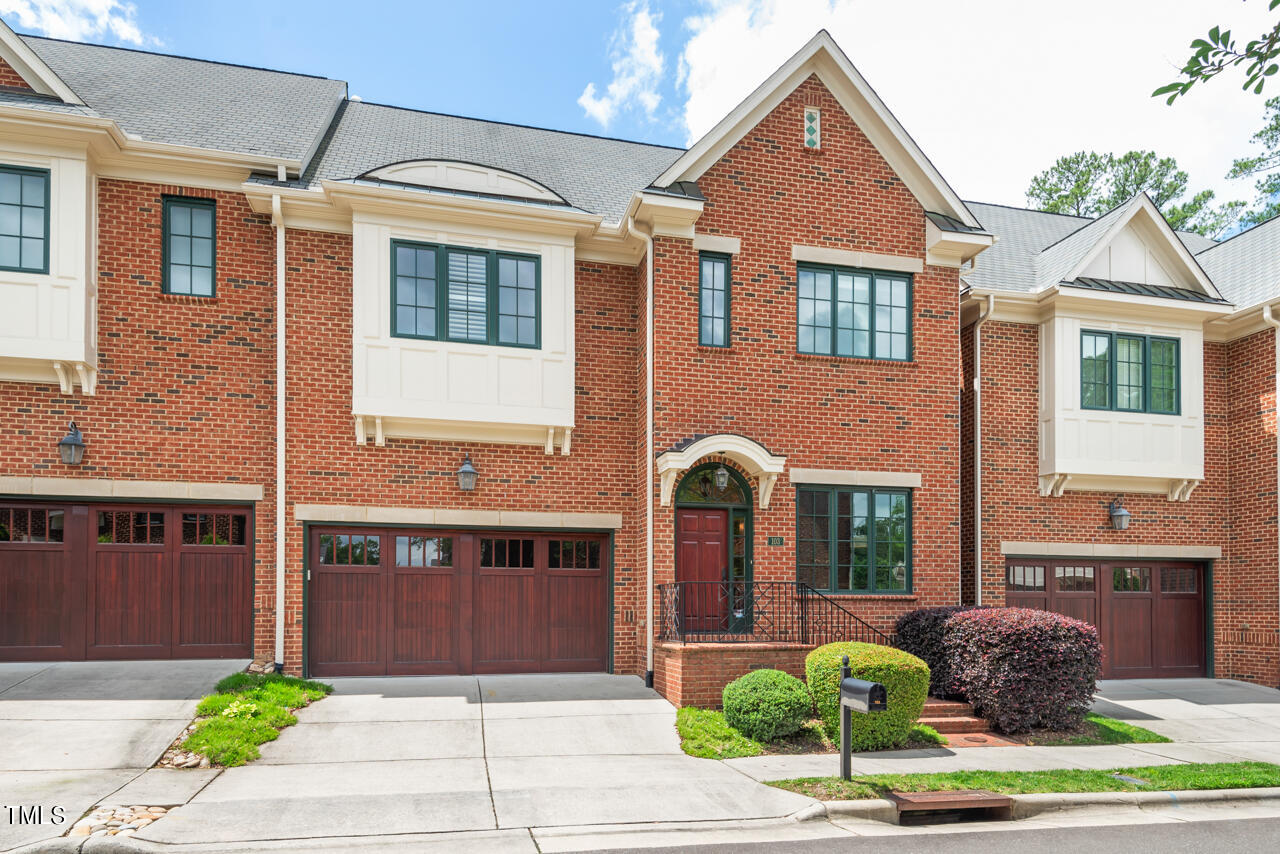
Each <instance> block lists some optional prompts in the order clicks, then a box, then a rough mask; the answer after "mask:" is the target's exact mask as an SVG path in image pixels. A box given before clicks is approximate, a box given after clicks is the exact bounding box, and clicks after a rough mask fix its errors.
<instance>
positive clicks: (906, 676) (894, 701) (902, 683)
mask: <svg viewBox="0 0 1280 854" xmlns="http://www.w3.org/2000/svg"><path fill="white" fill-rule="evenodd" d="M844 655H847V656H849V669H850V671H851V675H852V676H853V677H854V678H855V679H866V680H868V681H869V682H879V683H880V684H881V685H883V686H884V687H885V693H886V694H887V695H888V708H887V709H886V710H885V711H883V712H873V713H871V714H866V715H862V714H858V713H856V712H855V713H854V715H853V725H852V726H851V727H850V733H849V736H850V741H851V743H852V745H853V749H854V750H888V749H891V748H895V747H901V746H902V745H904V744H906V743H907V738H908V736H909V735H910V734H911V727H912V725H913V724H914V723H915V722H916V719H917V718H919V717H920V712H922V711H923V710H924V701H925V698H926V697H927V696H928V694H929V665H927V664H925V663H924V662H923V661H921V660H920V659H919V658H916V657H915V656H914V655H912V654H911V653H909V652H903V651H902V650H900V649H894V648H893V647H891V646H878V645H877V644H872V643H829V644H827V645H826V646H820V647H818V648H817V649H815V650H814V651H813V652H811V653H809V655H808V656H806V657H805V660H804V671H805V675H806V676H807V677H808V680H809V690H810V691H811V692H813V699H814V702H815V703H816V704H817V706H818V716H819V717H820V718H822V723H823V725H824V726H825V727H826V729H827V735H829V736H830V737H831V738H833V739H837V738H839V737H840V657H841V656H844Z"/></svg>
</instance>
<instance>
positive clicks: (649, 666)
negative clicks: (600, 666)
mask: <svg viewBox="0 0 1280 854" xmlns="http://www.w3.org/2000/svg"><path fill="white" fill-rule="evenodd" d="M627 231H628V232H629V233H631V234H635V235H639V237H640V238H641V239H642V240H643V241H644V244H645V265H644V266H645V307H644V336H645V347H644V388H645V427H644V443H645V448H644V464H645V488H644V494H645V543H644V564H645V585H644V590H645V658H644V661H645V664H644V684H645V685H647V686H649V687H650V688H652V687H653V235H652V234H649V233H646V232H644V231H641V230H640V229H638V228H636V224H635V219H634V218H633V217H630V216H629V217H627Z"/></svg>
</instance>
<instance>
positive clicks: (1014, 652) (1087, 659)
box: [943, 608, 1102, 733]
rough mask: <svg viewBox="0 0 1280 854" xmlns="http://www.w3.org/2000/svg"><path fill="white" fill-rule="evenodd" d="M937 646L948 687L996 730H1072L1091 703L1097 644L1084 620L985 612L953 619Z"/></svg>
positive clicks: (1098, 655)
mask: <svg viewBox="0 0 1280 854" xmlns="http://www.w3.org/2000/svg"><path fill="white" fill-rule="evenodd" d="M943 644H944V645H945V646H946V649H947V654H948V657H949V666H950V668H951V678H952V682H953V684H954V685H956V686H957V687H958V688H959V689H960V692H961V693H962V694H963V695H964V696H965V697H966V698H967V699H968V701H969V702H970V703H971V704H972V705H973V707H974V709H975V710H976V711H977V713H978V714H980V715H981V716H982V717H984V718H986V719H987V721H988V722H989V723H990V724H991V725H992V727H993V728H995V729H996V730H998V731H999V732H1006V733H1014V732H1026V731H1027V730H1029V729H1033V728H1037V727H1043V728H1047V729H1056V730H1063V729H1071V728H1073V727H1076V726H1079V724H1080V722H1081V721H1082V720H1083V719H1084V716H1085V713H1086V712H1088V711H1089V707H1090V705H1091V704H1092V703H1093V694H1094V691H1095V689H1096V687H1097V679H1098V672H1099V669H1100V668H1101V665H1102V644H1101V643H1100V642H1099V641H1098V630H1097V629H1096V628H1094V627H1093V626H1091V625H1089V624H1088V623H1085V622H1082V621H1080V620H1074V619H1072V618H1070V617H1064V616H1062V615H1061V614H1054V613H1051V612H1049V611H1036V610H1032V609H1030V608H984V609H981V610H975V611H966V612H963V613H959V614H955V615H953V616H952V617H951V618H950V619H949V620H948V621H947V623H946V629H945V631H944V633H943Z"/></svg>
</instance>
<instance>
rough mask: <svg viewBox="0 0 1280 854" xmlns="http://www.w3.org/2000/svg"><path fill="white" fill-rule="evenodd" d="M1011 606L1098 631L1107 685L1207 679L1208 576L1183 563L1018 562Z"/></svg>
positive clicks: (1009, 577)
mask: <svg viewBox="0 0 1280 854" xmlns="http://www.w3.org/2000/svg"><path fill="white" fill-rule="evenodd" d="M1005 573H1006V582H1005V602H1006V604H1008V605H1009V606H1011V607H1017V608H1038V609H1041V610H1045V611H1053V612H1055V613H1058V614H1064V615H1066V616H1068V617H1074V618H1075V619H1078V620H1083V621H1085V622H1086V623H1090V624H1092V625H1094V626H1097V628H1098V636H1099V638H1100V639H1101V640H1102V647H1103V664H1102V668H1103V669H1102V675H1103V678H1106V679H1129V678H1147V677H1178V676H1203V675H1205V598H1204V584H1205V570H1204V567H1203V566H1202V565H1199V564H1193V563H1182V562H1177V561H1115V562H1103V563H1099V562H1095V561H1087V560H1080V559H1078V558H1077V559H1074V560H1073V559H1062V560H1046V559H1044V558H1037V559H1027V558H1010V559H1009V560H1008V561H1007V563H1006V567H1005Z"/></svg>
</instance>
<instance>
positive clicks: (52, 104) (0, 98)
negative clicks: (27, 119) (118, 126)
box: [0, 89, 98, 116]
mask: <svg viewBox="0 0 1280 854" xmlns="http://www.w3.org/2000/svg"><path fill="white" fill-rule="evenodd" d="M0 104H3V105H4V106H6V107H26V108H27V109H29V110H48V111H49V112H51V113H71V114H73V115H77V116H96V115H98V114H97V113H96V112H95V111H94V110H93V108H92V107H82V106H80V105H79V104H64V103H63V102H62V101H59V100H58V99H57V98H51V97H49V96H48V95H36V94H32V93H30V92H22V91H18V90H15V89H0Z"/></svg>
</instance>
